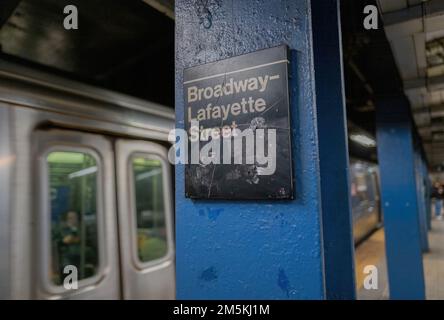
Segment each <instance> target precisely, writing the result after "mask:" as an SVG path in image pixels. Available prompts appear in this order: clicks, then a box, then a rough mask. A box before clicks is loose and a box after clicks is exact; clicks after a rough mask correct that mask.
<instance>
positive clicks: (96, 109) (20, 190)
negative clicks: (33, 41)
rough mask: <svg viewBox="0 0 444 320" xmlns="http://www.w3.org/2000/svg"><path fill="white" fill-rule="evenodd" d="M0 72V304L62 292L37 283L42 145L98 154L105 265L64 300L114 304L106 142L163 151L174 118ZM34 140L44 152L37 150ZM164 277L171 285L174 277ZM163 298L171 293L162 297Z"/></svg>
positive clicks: (66, 85) (91, 91)
mask: <svg viewBox="0 0 444 320" xmlns="http://www.w3.org/2000/svg"><path fill="white" fill-rule="evenodd" d="M4 66H5V65H3V64H2V65H1V66H0V69H1V71H0V133H1V135H0V159H2V162H1V165H0V178H1V184H0V191H1V192H0V204H1V205H0V222H1V223H0V231H1V234H0V244H1V248H0V268H1V269H0V270H1V272H0V281H1V282H0V298H13V299H30V298H45V299H46V298H62V297H64V294H63V292H62V293H60V292H57V290H52V289H54V288H50V287H48V286H44V285H43V283H42V282H41V281H44V280H43V279H44V277H43V274H42V270H44V268H45V266H44V263H43V261H42V260H41V256H39V253H42V254H43V255H45V254H46V253H45V252H44V251H43V252H42V251H41V249H42V248H44V246H42V244H43V241H46V240H45V239H43V238H39V237H41V235H42V232H41V230H40V231H39V229H38V228H37V227H38V226H39V225H38V222H39V221H40V222H42V220H41V219H40V220H39V219H38V217H39V212H40V214H41V213H42V209H41V208H40V209H39V207H38V206H37V204H38V203H41V201H42V197H43V196H44V195H43V193H42V192H44V190H43V189H44V188H42V185H39V183H42V182H41V180H39V177H38V174H39V172H40V170H39V164H38V157H39V156H41V155H42V152H43V150H44V146H45V143H48V144H52V143H55V141H59V142H60V143H61V144H64V143H67V144H69V145H71V146H73V145H74V146H77V147H82V146H83V147H87V148H88V147H92V148H93V149H94V150H96V152H97V153H98V154H100V157H101V160H102V163H103V164H104V170H105V172H104V175H103V179H104V181H103V186H104V189H103V190H104V192H105V193H104V203H103V206H104V210H103V212H104V214H105V215H106V218H105V221H104V227H103V228H104V234H105V238H106V240H105V242H106V243H107V245H106V260H104V261H107V264H108V266H107V267H105V268H104V269H103V270H104V273H103V277H102V278H101V279H100V280H98V282H97V283H94V284H92V283H91V284H87V286H86V287H85V288H83V289H82V290H80V291H78V293H77V294H68V295H69V298H73V299H77V298H79V299H84V298H119V297H120V288H119V283H120V280H119V270H118V268H119V266H118V263H117V261H118V260H117V259H118V252H117V248H118V244H117V242H116V241H117V240H116V236H117V232H118V231H117V225H116V209H115V208H114V206H115V203H116V193H115V186H114V150H113V145H112V143H111V142H110V141H108V140H109V139H110V140H113V139H114V138H115V137H123V138H127V139H143V140H151V141H158V142H161V143H165V144H168V142H167V137H168V133H169V130H170V129H172V128H173V127H174V120H173V118H174V115H173V113H172V112H171V111H169V110H168V109H166V108H163V107H162V106H158V105H155V104H151V103H149V102H144V101H140V100H138V99H133V98H130V97H127V96H124V95H119V94H114V93H111V92H108V91H103V90H100V89H96V88H93V87H88V86H83V85H80V84H77V83H75V82H66V81H64V80H63V79H59V78H54V77H51V76H48V75H45V74H40V73H33V72H32V71H29V73H28V71H26V72H21V71H14V68H12V69H7V68H6V67H5V68H3V67H4ZM6 69H7V70H6ZM15 70H18V69H15ZM19 73H20V74H19ZM40 128H41V129H42V130H40ZM48 128H58V129H57V130H58V131H57V132H58V133H57V134H53V133H48V132H47V131H45V130H47V129H48ZM61 129H62V130H61ZM63 129H65V130H69V131H70V132H68V131H65V130H63ZM37 132H38V134H37ZM85 132H89V133H85ZM91 133H95V134H91ZM106 137H109V138H106ZM37 138H38V139H41V143H43V145H42V144H37V143H36V140H35V139H37ZM39 146H41V147H42V149H40V150H39V149H38V147H39ZM10 156H12V158H8V157H10ZM4 157H7V158H6V159H7V160H6V161H5V162H3V159H5V158H4ZM39 181H40V182H39ZM169 194H171V193H169ZM39 210H40V211H39ZM171 210H172V209H171ZM39 239H40V240H39ZM39 244H40V247H39ZM169 268H170V269H171V268H173V269H172V270H174V265H173V264H172V263H169ZM3 271H4V272H3ZM173 274H174V273H173ZM167 278H168V281H172V282H173V286H174V277H173V278H171V277H167ZM159 279H160V277H159ZM152 288H153V290H154V289H158V288H159V287H158V286H157V285H156V286H154V287H152ZM172 288H173V287H172ZM137 290H139V292H143V291H144V290H145V288H144V287H142V286H137ZM172 290H174V288H173V289H172ZM167 291H168V290H167ZM167 295H168V296H169V297H171V296H174V293H172V294H171V291H168V292H167V293H166V294H165V296H167Z"/></svg>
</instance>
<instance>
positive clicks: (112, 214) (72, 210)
mask: <svg viewBox="0 0 444 320" xmlns="http://www.w3.org/2000/svg"><path fill="white" fill-rule="evenodd" d="M35 137H36V145H34V147H35V148H36V153H37V159H38V161H37V163H36V165H37V166H38V168H35V169H36V171H35V172H37V173H38V179H37V183H36V186H35V188H36V195H37V199H38V200H37V204H38V207H39V209H38V212H39V214H38V219H37V222H38V223H37V224H36V230H37V232H36V241H34V250H33V252H34V254H35V257H34V261H37V262H38V268H37V271H36V272H38V275H36V277H35V279H38V281H36V290H35V296H36V298H40V299H118V298H120V297H121V295H120V292H121V290H120V279H119V258H118V256H119V252H118V235H117V232H118V231H117V222H116V221H117V219H116V217H117V214H116V208H115V183H114V181H115V179H114V157H113V145H112V141H111V140H110V139H108V138H106V137H103V136H100V135H95V134H87V133H82V132H75V131H65V130H47V131H37V132H36V134H35ZM68 276H69V277H68ZM75 278H77V280H78V281H77V282H74V281H73V280H74V279H75ZM76 284H77V285H76Z"/></svg>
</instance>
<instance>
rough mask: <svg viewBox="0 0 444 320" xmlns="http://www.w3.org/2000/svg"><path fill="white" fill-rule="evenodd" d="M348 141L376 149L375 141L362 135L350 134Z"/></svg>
mask: <svg viewBox="0 0 444 320" xmlns="http://www.w3.org/2000/svg"><path fill="white" fill-rule="evenodd" d="M350 140H352V141H354V142H356V143H359V144H360V145H363V146H364V147H367V148H373V147H376V141H375V140H374V139H372V138H370V137H368V136H366V135H364V134H351V135H350Z"/></svg>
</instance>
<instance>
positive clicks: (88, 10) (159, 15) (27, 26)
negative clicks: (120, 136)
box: [0, 0, 174, 107]
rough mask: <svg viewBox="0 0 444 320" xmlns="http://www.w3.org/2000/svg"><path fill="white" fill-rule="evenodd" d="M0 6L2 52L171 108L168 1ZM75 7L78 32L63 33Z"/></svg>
mask: <svg viewBox="0 0 444 320" xmlns="http://www.w3.org/2000/svg"><path fill="white" fill-rule="evenodd" d="M163 3H164V4H165V5H164V6H162V3H161V2H159V1H155V0H145V2H144V1H142V0H112V1H109V0H38V1H36V0H21V1H20V0H1V1H0V49H1V50H0V52H1V54H2V57H3V58H5V59H12V60H15V59H17V60H20V62H22V63H30V64H34V65H36V66H39V67H43V68H48V69H49V70H51V71H54V72H60V73H62V75H66V76H67V77H69V78H74V79H76V80H80V81H82V82H87V83H91V84H93V85H98V86H101V87H105V88H108V89H111V90H115V91H120V92H123V93H127V94H130V95H133V96H136V97H140V98H144V99H147V100H151V101H155V102H158V103H161V104H164V105H168V106H170V107H173V101H174V21H173V20H172V19H171V17H170V16H171V14H172V13H171V11H169V10H168V9H169V7H168V4H169V5H170V6H171V3H172V1H164V2H163ZM69 4H71V5H75V6H76V7H77V8H78V13H79V29H78V30H65V29H64V28H63V20H64V18H65V15H64V13H63V9H64V7H65V6H66V5H69Z"/></svg>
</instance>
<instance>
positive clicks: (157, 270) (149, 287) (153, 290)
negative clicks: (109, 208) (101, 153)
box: [116, 140, 175, 299]
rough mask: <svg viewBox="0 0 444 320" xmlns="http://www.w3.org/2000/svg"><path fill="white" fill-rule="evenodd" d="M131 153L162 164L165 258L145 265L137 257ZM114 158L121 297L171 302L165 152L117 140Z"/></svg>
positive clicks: (169, 195) (171, 260)
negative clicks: (165, 238)
mask: <svg viewBox="0 0 444 320" xmlns="http://www.w3.org/2000/svg"><path fill="white" fill-rule="evenodd" d="M134 154H137V155H138V156H139V155H142V156H145V155H146V156H150V157H155V158H156V159H159V160H160V161H161V162H162V173H163V174H162V177H163V194H164V199H163V201H164V208H165V215H166V216H165V221H166V227H167V242H168V250H167V254H166V256H165V257H163V258H161V259H158V260H154V261H151V262H149V263H140V262H139V259H138V257H137V244H136V239H137V229H136V208H135V191H134V187H133V185H134V182H133V178H132V174H131V171H130V170H131V169H130V166H129V164H130V159H131V156H132V155H134ZM116 157H117V159H116V166H117V191H118V192H117V194H118V204H119V208H118V211H119V228H120V254H121V267H122V276H123V281H122V282H123V295H124V298H125V299H174V298H175V266H174V240H173V229H174V228H173V188H172V184H171V182H172V177H171V172H170V165H169V163H168V156H167V150H166V149H165V148H164V147H162V146H160V145H157V144H154V143H150V142H144V141H131V140H118V141H117V143H116Z"/></svg>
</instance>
